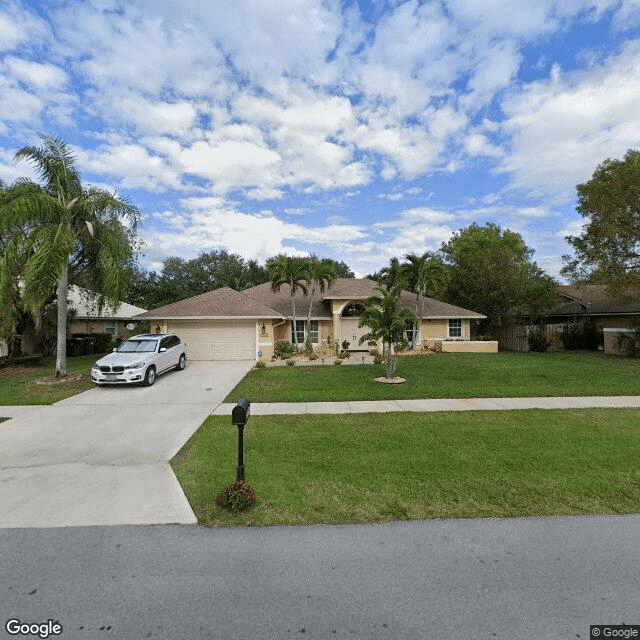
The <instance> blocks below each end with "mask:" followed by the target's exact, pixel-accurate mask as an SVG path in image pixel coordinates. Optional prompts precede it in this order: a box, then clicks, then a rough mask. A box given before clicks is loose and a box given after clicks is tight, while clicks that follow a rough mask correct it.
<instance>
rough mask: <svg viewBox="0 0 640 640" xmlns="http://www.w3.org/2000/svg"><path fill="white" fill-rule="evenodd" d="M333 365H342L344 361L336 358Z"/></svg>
mask: <svg viewBox="0 0 640 640" xmlns="http://www.w3.org/2000/svg"><path fill="white" fill-rule="evenodd" d="M333 364H342V360H341V359H340V358H336V359H335V360H334V361H333Z"/></svg>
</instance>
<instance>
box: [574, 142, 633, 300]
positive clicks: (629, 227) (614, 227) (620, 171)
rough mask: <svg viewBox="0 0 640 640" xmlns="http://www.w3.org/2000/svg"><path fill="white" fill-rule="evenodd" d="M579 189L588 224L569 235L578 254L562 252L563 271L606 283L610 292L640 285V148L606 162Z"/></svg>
mask: <svg viewBox="0 0 640 640" xmlns="http://www.w3.org/2000/svg"><path fill="white" fill-rule="evenodd" d="M576 189H577V192H578V206H577V211H578V213H579V214H580V215H581V216H582V217H583V218H585V220H586V223H585V226H584V228H583V231H582V233H581V234H580V235H578V236H567V237H566V240H567V242H568V243H569V244H570V245H571V246H572V247H573V249H574V251H575V257H570V256H563V259H564V260H565V266H564V268H563V269H562V273H563V275H565V276H568V277H569V278H571V279H572V280H573V281H575V282H595V283H598V284H606V285H607V286H608V288H609V289H610V290H611V292H612V293H619V292H622V291H624V290H625V289H627V288H628V287H638V286H640V151H637V150H633V149H630V150H629V151H627V153H626V155H625V157H624V159H623V160H611V159H608V160H605V161H604V162H603V163H602V164H600V165H599V166H598V167H597V169H596V170H595V172H594V174H593V176H592V177H591V180H589V181H587V182H585V183H583V184H579V185H578V186H577V187H576Z"/></svg>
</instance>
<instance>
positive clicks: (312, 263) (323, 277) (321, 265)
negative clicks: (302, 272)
mask: <svg viewBox="0 0 640 640" xmlns="http://www.w3.org/2000/svg"><path fill="white" fill-rule="evenodd" d="M337 279H338V272H337V271H336V269H335V267H334V266H333V261H332V260H329V259H328V258H325V259H323V260H320V259H318V258H316V257H315V256H311V258H310V259H309V266H308V269H307V285H308V286H309V287H311V295H310V300H309V311H308V312H307V326H306V333H307V339H308V336H309V335H310V334H311V307H312V306H313V302H314V298H315V295H316V287H317V288H318V289H319V290H320V293H324V292H325V291H326V290H327V289H328V288H329V287H331V285H332V284H334V283H335V282H336V280H337Z"/></svg>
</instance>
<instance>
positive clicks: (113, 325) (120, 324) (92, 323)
mask: <svg viewBox="0 0 640 640" xmlns="http://www.w3.org/2000/svg"><path fill="white" fill-rule="evenodd" d="M67 300H68V305H69V310H72V309H73V310H74V311H75V317H74V318H73V320H72V321H71V322H70V323H69V333H109V334H111V335H112V336H113V338H115V339H119V340H126V339H127V338H128V337H129V336H131V335H133V333H139V331H138V330H137V329H136V325H137V323H138V322H139V321H138V320H134V317H135V316H138V315H139V314H141V313H144V312H145V311H146V310H145V309H141V308H140V307H135V306H133V305H132V304H128V303H126V302H121V303H120V306H119V307H118V308H117V310H116V309H114V308H113V307H112V306H110V305H106V306H104V307H103V308H102V310H101V311H100V310H99V309H100V305H99V297H98V296H97V295H96V294H95V293H92V292H91V291H87V290H86V289H83V288H81V287H78V286H76V285H71V286H70V287H69V294H68V296H67Z"/></svg>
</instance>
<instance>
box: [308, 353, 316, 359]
mask: <svg viewBox="0 0 640 640" xmlns="http://www.w3.org/2000/svg"><path fill="white" fill-rule="evenodd" d="M308 357H309V360H317V359H318V356H317V355H316V354H315V353H313V351H312V352H311V353H310V354H309V356H308Z"/></svg>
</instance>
